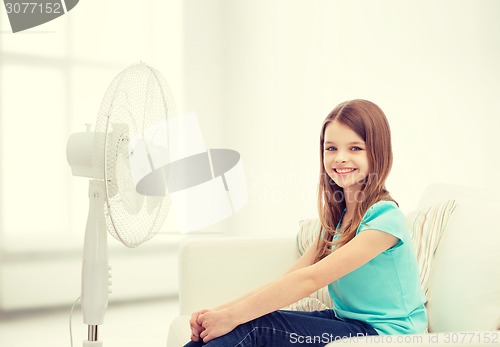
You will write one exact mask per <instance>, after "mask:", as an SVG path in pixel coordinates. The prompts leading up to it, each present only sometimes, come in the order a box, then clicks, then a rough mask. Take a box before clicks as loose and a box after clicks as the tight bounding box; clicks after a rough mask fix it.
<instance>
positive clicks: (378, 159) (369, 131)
mask: <svg viewBox="0 0 500 347" xmlns="http://www.w3.org/2000/svg"><path fill="white" fill-rule="evenodd" d="M334 120H336V121H337V122H340V123H342V124H344V125H346V126H347V127H349V128H350V129H352V130H353V131H354V132H355V133H356V134H357V135H358V136H359V137H361V138H362V139H363V140H364V141H365V143H366V151H367V155H368V165H369V174H368V177H366V178H365V180H364V181H363V182H362V188H361V191H360V192H359V193H358V194H357V195H356V196H357V199H356V200H357V203H356V205H355V210H354V214H353V217H352V219H351V221H350V222H349V223H342V226H341V228H340V230H336V228H337V225H338V223H339V221H340V219H341V217H342V213H343V211H344V208H345V207H346V203H345V200H344V192H343V189H342V188H341V187H339V186H337V185H336V184H335V182H333V180H332V179H331V178H330V177H329V176H328V174H327V173H326V171H325V167H324V164H323V156H324V145H323V143H324V136H325V129H326V127H327V125H328V124H330V123H331V122H333V121H334ZM319 147H320V177H319V186H318V209H319V217H320V221H321V224H322V226H323V230H322V232H321V234H320V240H319V242H318V249H317V252H316V259H315V262H317V261H319V260H321V259H323V258H324V257H326V256H327V255H328V254H330V253H331V249H332V246H335V247H336V248H339V247H342V246H344V245H345V244H346V243H347V242H349V241H350V240H352V238H353V237H354V236H355V235H356V230H357V228H358V226H359V225H360V224H361V223H363V221H362V218H363V216H364V214H365V213H366V211H367V210H368V208H369V207H370V206H371V205H373V204H374V203H376V202H378V201H380V200H391V201H394V199H392V197H391V196H390V195H389V192H388V191H387V190H386V188H385V181H386V179H387V177H388V176H389V172H390V170H391V166H392V147H391V132H390V128H389V123H388V122H387V118H386V117H385V114H384V112H383V111H382V110H381V109H380V107H378V106H377V105H375V104H374V103H373V102H370V101H367V100H361V99H356V100H350V101H346V102H343V103H341V104H339V105H337V106H336V107H335V108H334V109H333V111H332V112H330V114H329V115H328V116H327V117H326V119H325V120H324V122H323V126H322V128H321V135H320V146H319ZM394 202H395V201H394ZM335 233H340V234H341V236H340V237H339V238H338V239H337V240H335V241H333V236H334V235H335Z"/></svg>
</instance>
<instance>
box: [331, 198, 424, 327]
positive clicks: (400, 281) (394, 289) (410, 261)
mask: <svg viewBox="0 0 500 347" xmlns="http://www.w3.org/2000/svg"><path fill="white" fill-rule="evenodd" d="M364 230H380V231H383V232H386V233H389V234H391V235H394V236H395V237H397V238H398V239H399V242H398V243H397V244H396V245H395V246H394V247H392V248H390V249H388V250H386V251H384V252H382V253H380V254H379V255H378V256H376V257H375V258H373V259H372V260H370V261H369V262H368V263H366V264H364V265H363V266H361V267H359V268H358V269H356V270H354V271H352V272H350V273H349V274H347V275H345V276H343V277H341V278H339V279H338V280H336V281H334V282H332V283H330V284H329V285H328V291H329V293H330V297H331V298H332V301H333V303H334V310H335V314H336V315H337V317H338V318H340V319H345V318H347V319H356V320H359V321H363V322H366V323H368V324H370V325H371V326H372V327H373V328H374V329H375V330H376V331H377V332H378V334H379V335H393V334H418V333H423V332H424V331H425V329H426V327H427V314H426V311H425V306H424V304H425V301H426V298H425V295H424V293H423V291H422V289H421V287H420V279H419V274H418V267H417V260H416V256H415V250H414V249H413V245H412V243H411V239H410V235H409V232H408V226H407V224H406V219H405V216H404V215H403V213H402V212H401V211H400V210H399V208H398V207H397V205H396V204H395V203H394V202H392V201H379V202H377V203H375V204H373V205H372V206H371V207H370V208H369V209H368V211H366V214H365V215H364V217H363V221H362V223H361V224H360V226H359V227H358V230H357V231H356V235H357V234H359V233H362V232H363V231H364Z"/></svg>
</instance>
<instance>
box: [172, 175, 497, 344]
mask: <svg viewBox="0 0 500 347" xmlns="http://www.w3.org/2000/svg"><path fill="white" fill-rule="evenodd" d="M499 196H500V194H499V193H498V192H497V193H496V194H495V193H493V192H492V191H482V192H479V191H476V190H473V189H472V188H470V187H461V186H455V185H448V184H434V185H431V186H429V187H428V188H427V189H426V190H425V192H424V194H423V195H422V197H421V199H420V203H419V206H418V208H417V211H416V212H414V213H411V214H409V216H408V219H409V224H411V223H413V222H414V221H415V219H414V218H415V216H416V215H417V214H418V215H419V216H420V217H421V218H423V219H421V221H425V220H426V218H427V219H430V218H429V216H428V214H429V213H430V212H428V211H431V210H432V208H433V207H436V206H438V205H439V204H442V203H443V202H446V201H450V200H453V204H454V206H455V207H454V210H453V212H452V213H451V215H449V220H448V222H447V225H446V228H445V229H444V231H443V234H442V237H441V238H440V241H439V245H438V247H437V250H436V251H435V252H431V253H433V254H431V256H432V255H434V256H433V258H432V262H431V263H430V264H431V266H430V271H429V273H428V279H427V288H428V302H427V310H428V315H429V333H428V334H422V335H401V336H385V337H366V338H356V339H352V340H341V341H335V342H332V343H331V344H329V345H328V346H330V345H332V346H333V345H335V346H336V345H339V344H352V343H353V342H355V343H356V344H358V345H367V346H368V345H370V346H371V345H374V344H377V345H391V346H417V345H418V346H422V347H426V346H428V347H431V346H432V347H436V346H500V226H499V224H498V223H497V222H496V217H497V216H499V215H500V198H499ZM426 213H427V215H426ZM441 217H443V216H441ZM443 219H444V218H441V220H436V219H435V220H434V221H433V223H435V224H437V223H440V222H441V221H442V220H443ZM424 236H425V235H424ZM427 237H428V235H427ZM299 248H300V247H298V245H297V238H296V237H290V238H222V239H221V238H216V239H214V238H212V239H190V240H187V241H186V242H185V243H184V244H183V245H182V246H181V251H180V259H179V266H180V269H179V274H180V283H179V290H180V292H179V301H180V308H179V311H180V312H179V317H177V318H176V319H174V321H173V322H172V323H171V325H170V329H169V333H168V341H167V347H178V346H182V345H183V344H185V343H186V342H187V341H189V336H190V330H189V323H188V322H189V318H190V315H191V313H192V312H194V311H196V310H198V309H202V308H210V307H214V306H217V305H218V304H221V303H223V302H226V301H227V300H230V299H233V298H236V297H238V296H239V295H242V294H244V293H246V292H247V291H249V290H251V289H253V288H256V287H257V286H260V285H262V284H264V283H267V282H269V281H272V280H274V279H276V278H277V277H279V276H280V275H282V274H283V272H284V271H285V270H286V269H287V268H288V267H289V266H290V265H291V264H292V263H293V262H294V260H295V259H297V257H299ZM207 269H210V270H208V271H207ZM318 297H319V298H320V299H322V298H323V297H324V295H323V296H322V295H319V296H318ZM326 304H327V305H331V303H328V302H326ZM328 342H329V341H326V342H325V344H328Z"/></svg>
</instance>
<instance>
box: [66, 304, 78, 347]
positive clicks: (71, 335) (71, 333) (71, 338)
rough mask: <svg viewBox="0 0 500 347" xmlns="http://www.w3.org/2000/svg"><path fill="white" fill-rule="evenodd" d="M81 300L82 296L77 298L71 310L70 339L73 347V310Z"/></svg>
mask: <svg viewBox="0 0 500 347" xmlns="http://www.w3.org/2000/svg"><path fill="white" fill-rule="evenodd" d="M79 301H80V297H78V299H76V300H75V302H74V303H73V307H71V312H70V313H69V341H70V343H71V347H73V330H72V328H71V317H72V316H73V310H74V309H75V306H76V304H77V303H78V302H79Z"/></svg>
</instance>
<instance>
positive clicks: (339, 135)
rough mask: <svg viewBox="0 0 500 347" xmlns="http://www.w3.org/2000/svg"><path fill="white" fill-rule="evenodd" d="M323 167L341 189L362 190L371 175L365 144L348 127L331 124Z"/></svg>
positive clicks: (327, 128) (340, 124) (326, 130)
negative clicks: (369, 174) (364, 181)
mask: <svg viewBox="0 0 500 347" xmlns="http://www.w3.org/2000/svg"><path fill="white" fill-rule="evenodd" d="M323 165H324V167H325V171H326V173H327V174H328V176H330V178H331V179H332V180H333V181H334V182H335V183H336V184H337V185H338V186H339V187H341V188H343V189H344V190H346V189H349V190H360V189H361V187H362V185H363V180H364V179H365V178H366V177H367V176H368V173H369V164H368V154H367V152H366V144H365V142H364V141H363V139H362V138H361V137H359V136H358V134H356V133H355V132H354V131H353V130H352V129H351V128H349V127H347V126H346V125H344V124H342V123H339V122H337V121H336V120H334V121H333V122H330V123H329V124H328V125H327V126H326V128H325V134H324V142H323Z"/></svg>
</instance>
